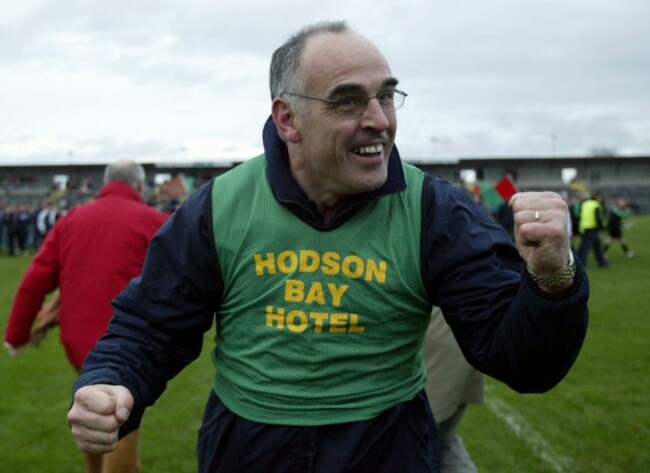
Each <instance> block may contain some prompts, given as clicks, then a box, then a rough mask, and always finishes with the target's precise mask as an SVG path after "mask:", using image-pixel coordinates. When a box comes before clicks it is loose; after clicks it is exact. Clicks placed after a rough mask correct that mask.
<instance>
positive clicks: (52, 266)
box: [5, 226, 59, 346]
mask: <svg viewBox="0 0 650 473" xmlns="http://www.w3.org/2000/svg"><path fill="white" fill-rule="evenodd" d="M58 235H59V234H58V227H57V226H54V228H52V230H51V231H50V232H49V233H48V235H47V237H46V238H45V240H44V241H43V243H42V244H41V247H40V248H39V250H38V253H37V254H36V256H35V257H34V259H33V260H32V261H31V263H30V264H29V266H28V267H27V271H26V272H25V275H24V276H23V279H22V280H21V282H20V285H19V286H18V291H17V292H16V296H15V297H14V300H13V304H12V306H11V313H10V315H9V320H8V322H7V327H6V329H5V341H6V342H8V343H10V344H12V345H14V346H20V345H24V344H26V343H27V342H29V337H30V333H31V328H32V324H33V323H34V319H35V318H36V314H38V311H39V310H40V309H41V306H42V305H43V300H44V299H45V297H46V296H47V294H49V293H50V292H52V291H54V290H55V289H56V288H57V286H58V284H59V283H58V280H59V258H58V254H59V253H58V244H59V237H58Z"/></svg>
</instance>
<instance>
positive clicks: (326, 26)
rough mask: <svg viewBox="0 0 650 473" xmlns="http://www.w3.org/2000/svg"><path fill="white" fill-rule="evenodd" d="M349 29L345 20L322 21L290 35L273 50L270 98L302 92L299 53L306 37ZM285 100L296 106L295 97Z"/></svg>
mask: <svg viewBox="0 0 650 473" xmlns="http://www.w3.org/2000/svg"><path fill="white" fill-rule="evenodd" d="M347 31H350V28H349V27H348V25H347V23H346V22H345V21H324V22H320V23H314V24H312V25H309V26H306V27H304V28H303V29H301V30H300V31H298V32H297V33H295V34H294V35H292V36H291V37H290V38H289V39H288V40H287V41H286V42H285V43H284V44H283V45H282V46H280V47H279V48H278V49H276V50H275V52H274V53H273V56H272V57H271V70H270V73H269V86H270V89H271V100H273V99H274V98H276V97H278V96H280V95H281V94H282V92H293V93H301V92H303V90H302V89H303V85H304V84H303V80H304V78H303V77H302V76H301V74H300V70H299V66H300V64H299V62H300V53H301V52H302V50H303V48H304V47H305V43H306V41H307V39H309V38H310V37H312V36H314V35H316V34H320V33H344V32H347ZM287 101H288V102H289V103H290V104H291V106H292V107H296V106H298V104H297V103H295V102H296V99H295V98H293V97H291V96H288V97H287Z"/></svg>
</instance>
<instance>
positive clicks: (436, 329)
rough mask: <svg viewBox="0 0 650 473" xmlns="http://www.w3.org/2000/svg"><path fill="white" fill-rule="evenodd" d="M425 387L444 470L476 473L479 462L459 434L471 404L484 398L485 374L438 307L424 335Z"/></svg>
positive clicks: (455, 472) (433, 312)
mask: <svg viewBox="0 0 650 473" xmlns="http://www.w3.org/2000/svg"><path fill="white" fill-rule="evenodd" d="M424 362H425V366H426V371H427V384H426V386H425V390H426V393H427V397H428V398H429V406H431V411H432V412H433V417H434V418H435V420H436V422H437V423H438V429H439V431H440V435H439V439H440V455H441V464H442V465H441V466H442V469H441V470H440V471H441V473H476V466H475V465H474V462H473V460H472V458H471V457H470V455H469V453H468V451H467V449H466V448H465V445H464V443H463V441H462V439H461V438H460V436H458V435H457V434H456V427H458V424H459V423H460V421H461V419H462V417H463V414H464V413H465V409H466V408H467V405H468V404H470V403H472V404H481V403H482V402H483V384H484V378H483V375H482V374H481V373H480V372H479V371H477V370H476V369H475V368H473V367H472V366H471V365H470V364H469V363H468V362H467V360H465V357H464V356H463V353H462V352H461V350H460V347H459V346H458V343H456V339H455V338H454V335H453V333H452V331H451V328H449V325H447V322H446V321H445V318H444V317H443V315H442V311H441V310H440V309H439V308H438V307H434V308H433V310H432V311H431V320H430V321H429V326H428V328H427V332H426V335H425V338H424Z"/></svg>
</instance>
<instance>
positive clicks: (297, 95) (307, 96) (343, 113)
mask: <svg viewBox="0 0 650 473" xmlns="http://www.w3.org/2000/svg"><path fill="white" fill-rule="evenodd" d="M385 93H386V92H380V93H378V94H377V95H374V96H372V97H368V96H364V95H363V94H348V95H343V96H341V97H339V98H338V99H336V100H333V99H324V98H321V97H313V96H311V95H303V94H297V93H295V92H282V93H281V94H280V96H283V95H293V96H294V97H300V98H303V99H310V100H318V101H319V102H324V103H326V104H329V105H331V106H333V107H334V110H335V111H336V113H337V114H338V115H343V116H348V117H355V116H361V115H363V114H364V113H365V112H366V110H367V108H368V103H369V102H370V101H371V100H372V99H377V101H378V102H379V96H380V95H382V94H385ZM393 93H395V94H398V95H401V96H402V103H401V104H400V105H399V107H393V108H391V109H385V108H384V107H382V108H381V109H382V110H383V111H385V112H394V111H396V110H399V109H400V108H402V107H403V106H404V102H405V101H406V97H408V94H407V93H406V92H404V91H402V90H397V89H395V90H393ZM350 97H364V98H365V100H366V103H365V106H364V107H363V110H361V111H360V112H354V113H351V112H342V111H341V110H340V109H339V106H338V104H339V102H341V101H342V100H344V99H347V98H350ZM379 106H381V102H379Z"/></svg>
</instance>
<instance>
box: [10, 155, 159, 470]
mask: <svg viewBox="0 0 650 473" xmlns="http://www.w3.org/2000/svg"><path fill="white" fill-rule="evenodd" d="M144 180H145V172H144V169H143V167H142V166H141V165H139V164H137V163H135V162H133V161H129V160H121V161H117V162H115V163H112V164H110V165H108V166H107V167H106V170H105V172H104V186H103V187H102V188H101V190H100V192H99V195H98V196H97V198H96V199H95V200H94V201H92V202H90V203H87V204H84V205H80V206H78V207H75V208H73V209H72V210H70V211H69V212H68V213H67V215H65V216H64V217H62V218H61V219H60V220H59V221H58V222H57V223H56V225H55V226H54V227H53V228H52V230H51V231H50V232H49V233H48V235H47V237H46V239H45V240H44V242H43V244H42V246H41V247H40V249H39V251H38V253H37V254H36V256H35V257H34V259H33V260H32V262H31V263H30V265H29V267H28V268H27V271H26V272H25V275H24V277H23V279H22V281H21V283H20V286H19V287H18V291H17V293H16V296H15V298H14V300H13V305H12V308H11V314H10V316H9V320H8V323H7V327H6V330H5V336H4V340H5V347H6V348H7V350H8V351H9V354H10V355H12V356H16V355H17V354H18V353H19V351H20V350H21V349H22V348H23V347H24V346H26V345H27V344H28V343H29V341H30V338H32V342H34V338H33V335H32V332H37V333H38V332H39V330H38V329H39V328H42V326H43V322H44V321H43V318H42V315H39V316H38V319H37V314H38V313H39V310H40V309H41V308H42V306H43V301H44V300H45V298H46V296H47V295H48V294H50V293H52V292H53V291H55V290H56V289H57V288H58V294H56V293H55V294H54V295H53V298H52V300H51V303H50V304H49V305H46V306H44V307H43V308H44V309H45V312H49V317H48V316H47V315H46V319H48V322H46V323H49V324H51V323H52V320H53V319H54V320H56V323H58V324H59V326H60V338H61V343H62V344H63V346H64V347H65V351H66V355H67V358H68V360H69V362H70V363H71V364H72V366H73V367H74V368H75V369H76V370H77V372H79V370H80V368H81V365H82V363H83V361H84V358H85V357H86V354H87V353H88V352H89V351H90V349H91V348H93V347H94V346H95V343H96V341H97V340H98V339H99V338H100V337H101V336H102V335H103V334H104V332H105V331H106V327H107V325H108V321H109V319H110V317H111V314H112V308H111V301H112V299H113V298H114V297H115V296H117V294H118V293H119V292H121V291H122V289H123V288H124V287H125V286H126V284H127V283H128V282H129V281H130V280H131V279H133V278H134V277H136V276H138V275H139V274H140V273H141V271H142V265H143V262H144V257H145V253H146V251H147V247H148V246H149V242H150V240H151V239H152V238H153V236H154V234H155V233H156V232H157V231H158V229H159V228H160V226H161V225H162V224H163V222H164V221H165V220H166V219H167V215H165V214H163V213H162V212H159V211H157V210H154V209H153V208H151V207H149V206H147V205H146V204H145V203H144V201H143V200H142V191H143V189H144ZM42 313H43V312H41V314H42ZM35 320H36V321H37V324H34V322H35ZM40 335H41V336H42V332H41V333H40ZM37 338H38V337H37ZM133 434H135V435H129V436H127V437H125V438H124V439H123V440H122V441H120V445H119V446H118V448H117V450H115V451H114V452H112V453H110V454H107V455H98V454H89V453H87V454H86V458H85V462H86V471H87V472H88V473H94V472H103V473H107V472H119V473H129V472H136V471H139V456H138V432H137V431H135V432H133Z"/></svg>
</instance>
